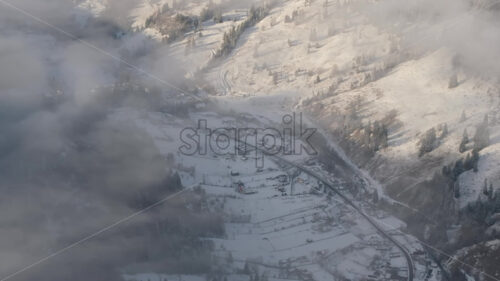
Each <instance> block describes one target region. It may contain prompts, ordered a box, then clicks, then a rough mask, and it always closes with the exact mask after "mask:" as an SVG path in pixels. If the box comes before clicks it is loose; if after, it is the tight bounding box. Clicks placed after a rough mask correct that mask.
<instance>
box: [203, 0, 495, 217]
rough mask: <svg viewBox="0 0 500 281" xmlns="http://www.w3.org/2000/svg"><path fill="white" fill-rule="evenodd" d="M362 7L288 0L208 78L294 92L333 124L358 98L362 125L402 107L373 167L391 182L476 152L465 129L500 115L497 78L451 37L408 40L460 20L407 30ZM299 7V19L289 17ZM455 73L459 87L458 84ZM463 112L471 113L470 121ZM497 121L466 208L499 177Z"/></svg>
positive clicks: (467, 184)
mask: <svg viewBox="0 0 500 281" xmlns="http://www.w3.org/2000/svg"><path fill="white" fill-rule="evenodd" d="M355 2H356V3H357V4H359V2H363V1H355ZM325 3H326V4H325ZM325 5H326V7H325ZM356 9H357V5H356V4H355V3H354V2H353V4H349V3H343V2H339V1H314V2H312V4H309V5H306V6H304V1H286V2H283V3H282V4H281V5H280V6H279V7H278V8H275V9H273V10H272V12H271V13H270V15H269V16H268V17H267V18H266V19H264V20H263V21H262V22H260V23H259V24H258V25H257V26H256V27H255V28H253V29H251V30H249V31H248V32H246V33H245V34H244V36H243V37H242V38H241V40H240V43H239V46H238V47H237V48H236V50H235V51H234V52H233V53H232V54H231V56H230V58H228V59H227V60H226V61H225V62H224V63H223V64H222V65H221V66H220V68H218V69H214V70H213V71H212V73H211V74H209V76H208V77H209V80H211V81H221V80H222V82H221V83H218V85H224V87H225V88H226V89H223V92H230V93H233V94H234V95H257V96H259V95H273V94H275V93H283V92H287V93H288V95H289V97H291V98H294V99H295V102H296V104H297V105H298V108H302V109H308V110H309V111H310V112H311V114H313V115H314V116H315V117H317V118H319V119H320V120H321V121H322V123H324V124H325V125H326V126H328V127H329V128H330V129H331V130H332V131H334V130H338V129H339V127H341V126H342V125H345V124H339V118H337V117H339V116H347V115H349V114H350V112H349V111H350V110H351V105H352V104H353V103H359V109H358V110H359V112H358V113H359V115H360V116H359V118H358V119H359V120H356V122H359V123H360V124H365V125H366V124H368V123H369V122H375V121H378V120H382V119H384V117H385V116H387V115H390V114H394V115H395V116H394V117H395V119H397V121H398V122H396V123H397V126H396V125H394V126H390V127H389V136H388V137H389V139H388V144H389V145H388V147H387V148H385V149H382V150H380V151H378V152H377V156H376V159H377V161H371V162H367V163H366V164H365V165H364V166H365V167H364V168H366V169H368V170H372V171H373V174H374V176H375V177H376V178H377V179H379V180H380V181H381V182H382V183H384V184H386V185H388V184H391V180H392V178H393V175H395V174H401V173H405V172H406V171H408V170H411V169H414V168H415V167H419V166H421V165H425V163H427V162H429V161H431V162H435V164H433V165H432V166H429V167H426V168H425V169H424V170H425V171H426V173H425V174H424V175H422V176H417V177H416V179H415V180H416V181H419V180H424V179H426V178H428V177H429V176H432V174H433V172H432V171H440V170H441V168H442V166H444V165H448V164H450V163H453V162H454V161H456V160H458V159H459V158H461V157H464V158H465V156H466V153H470V152H471V150H470V149H468V150H467V152H465V153H460V152H459V144H460V141H461V138H462V134H463V132H464V130H465V129H467V132H468V133H469V135H470V137H471V138H472V136H473V135H474V132H475V128H476V126H477V125H478V124H480V123H481V122H482V121H483V119H484V116H485V115H488V116H489V118H490V119H496V115H497V106H498V86H497V84H496V82H495V81H493V80H488V79H486V80H485V79H483V78H484V77H479V76H477V75H474V74H472V73H471V72H468V71H467V69H463V68H461V67H457V66H456V65H455V64H454V61H455V60H457V59H456V54H457V51H456V50H454V49H452V48H449V47H448V46H446V44H443V45H442V46H434V44H432V47H427V46H426V48H423V47H421V46H418V45H417V43H415V42H413V44H409V45H408V43H407V41H409V40H408V36H411V33H412V32H416V33H420V34H426V36H431V35H432V36H438V35H439V34H440V33H441V32H443V31H444V30H445V27H446V26H447V24H449V23H450V22H452V20H449V19H447V21H445V22H440V23H439V25H437V26H436V27H435V28H434V27H431V26H428V25H426V24H421V25H416V26H412V27H408V28H407V30H405V32H406V33H403V34H401V33H399V32H397V33H396V32H394V33H393V32H391V30H390V29H388V28H385V27H384V26H380V25H378V24H376V23H374V22H372V21H370V18H369V17H367V16H366V15H365V14H364V13H363V11H362V10H361V11H357V10H356ZM293 14H295V15H296V16H295V19H294V20H293V21H289V20H290V18H291V17H293ZM287 21H289V22H287ZM432 40H434V38H433V39H432ZM421 44H422V45H425V44H424V43H421ZM455 74H456V75H457V82H458V85H457V86H456V87H451V88H450V87H449V86H450V85H449V83H450V78H451V77H452V76H454V75H455ZM228 87H229V88H230V89H229V91H228V89H227V88H228ZM462 112H465V116H466V118H465V120H461V115H462ZM444 124H446V125H447V127H448V135H447V136H446V137H445V138H444V139H442V140H441V141H440V143H439V145H436V147H435V149H433V151H432V152H430V153H428V154H426V155H424V156H423V157H419V156H418V154H419V144H418V143H419V140H420V136H421V135H422V134H423V133H425V132H426V131H428V130H429V129H432V128H437V127H438V126H440V125H441V126H442V125H444ZM491 126H493V127H491V129H490V131H491V133H492V136H491V145H490V146H489V147H488V148H486V149H485V150H482V151H481V152H480V155H481V156H482V157H481V158H480V160H479V166H481V167H488V168H487V169H486V168H484V169H479V171H478V172H477V173H471V172H466V173H464V174H463V175H461V176H460V188H461V192H462V194H463V195H464V196H462V197H460V199H459V201H460V203H459V204H460V206H462V207H463V206H465V205H466V204H467V203H468V202H471V201H474V200H476V198H477V195H478V194H479V193H480V189H481V187H482V183H483V182H484V179H485V178H487V179H488V180H491V181H492V182H496V181H497V180H498V178H497V176H496V175H498V174H499V172H500V170H498V169H499V168H496V167H498V166H497V165H495V163H496V161H495V160H494V159H498V158H497V157H495V156H493V155H496V153H497V151H498V148H497V145H496V142H497V137H496V136H495V133H494V132H495V126H496V124H491ZM436 159H437V160H436ZM362 162H365V161H364V159H363V161H362ZM381 162H382V163H384V165H380V163H381ZM391 163H393V164H395V165H391ZM414 183H415V182H413V184H414ZM400 188H401V189H404V188H405V187H400ZM396 193H399V191H398V192H396Z"/></svg>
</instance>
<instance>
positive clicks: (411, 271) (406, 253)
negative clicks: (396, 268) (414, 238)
mask: <svg viewBox="0 0 500 281" xmlns="http://www.w3.org/2000/svg"><path fill="white" fill-rule="evenodd" d="M239 142H240V143H242V144H245V145H247V146H249V147H251V148H253V149H256V150H258V151H260V152H262V153H263V154H264V155H267V156H270V157H272V158H274V159H277V160H278V161H281V162H284V163H286V164H288V165H290V166H292V167H295V168H296V169H298V170H300V171H302V172H304V173H306V174H308V175H309V176H311V177H313V178H315V179H316V180H318V181H320V182H321V183H323V184H324V185H325V186H326V187H327V188H329V189H330V190H331V191H333V192H334V193H335V194H337V195H338V196H340V198H342V200H344V202H346V203H347V204H348V205H350V206H351V207H352V208H354V209H355V210H356V211H357V212H358V213H359V214H360V215H361V216H363V217H364V218H365V219H366V220H367V221H368V223H370V224H371V225H372V226H373V227H374V228H375V229H376V230H377V231H378V233H379V234H380V235H382V236H383V237H384V238H386V239H387V240H388V241H390V242H391V243H392V244H394V245H395V246H396V247H397V248H398V249H399V250H400V251H401V253H403V255H404V257H405V259H406V264H407V267H408V279H407V280H408V281H413V279H414V276H415V264H414V262H413V258H412V256H411V254H410V252H409V251H408V249H406V247H405V246H404V245H402V244H401V243H400V242H399V241H397V240H396V239H394V237H392V236H391V235H390V234H389V233H387V231H386V230H385V229H384V228H382V227H381V226H380V225H379V224H378V223H377V222H376V221H375V220H374V219H373V218H371V217H370V216H369V215H367V214H366V213H365V212H363V210H362V209H361V208H360V207H359V206H357V205H356V204H355V203H354V202H353V201H352V200H351V199H349V198H348V197H347V196H345V195H344V194H342V192H340V191H339V190H338V189H336V188H335V187H334V186H333V185H332V184H330V182H329V181H328V179H325V178H324V177H323V176H322V175H320V174H318V173H316V172H314V171H312V170H310V169H308V168H306V167H304V166H303V165H299V164H297V163H294V162H292V161H290V160H287V159H285V158H283V157H281V156H277V155H274V154H270V153H268V152H267V151H266V150H265V149H262V148H260V147H257V146H254V145H252V144H249V143H246V142H242V141H241V140H240V141H239Z"/></svg>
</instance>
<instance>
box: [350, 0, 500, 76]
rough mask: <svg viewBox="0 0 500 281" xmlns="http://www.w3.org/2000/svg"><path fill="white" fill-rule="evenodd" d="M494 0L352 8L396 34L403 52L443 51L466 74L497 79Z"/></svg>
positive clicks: (387, 0)
mask: <svg viewBox="0 0 500 281" xmlns="http://www.w3.org/2000/svg"><path fill="white" fill-rule="evenodd" d="M496 4H498V1H495V0H491V1H482V0H457V1H454V0H440V1H432V0H410V1H393V0H384V1H376V2H373V3H372V4H369V5H366V3H359V4H358V5H357V8H356V9H359V11H361V12H362V13H364V14H365V15H366V16H367V17H368V19H369V20H370V21H371V22H372V23H374V24H375V25H378V26H380V27H381V28H383V29H385V30H388V31H389V32H391V33H395V34H397V35H399V36H400V37H401V39H402V41H401V44H402V46H401V47H402V49H403V50H414V51H417V52H428V51H434V50H436V49H439V48H447V49H449V50H451V51H452V52H454V53H455V54H456V55H458V57H460V62H461V64H462V66H463V67H464V68H465V70H466V71H472V72H473V73H474V74H479V75H481V76H485V77H489V78H491V77H494V78H496V77H498V74H499V73H500V67H499V66H498V64H497V63H496V61H498V59H500V52H499V51H498V48H496V46H498V44H499V43H500V25H499V22H498V20H499V17H498V15H499V12H500V11H499V10H498V8H497V6H498V5H496Z"/></svg>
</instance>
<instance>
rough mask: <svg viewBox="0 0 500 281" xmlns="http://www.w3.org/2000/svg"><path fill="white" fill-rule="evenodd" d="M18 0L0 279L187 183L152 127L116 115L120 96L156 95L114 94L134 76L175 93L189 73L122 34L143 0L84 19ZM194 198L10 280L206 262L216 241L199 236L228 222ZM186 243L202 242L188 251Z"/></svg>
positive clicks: (53, 5)
mask: <svg viewBox="0 0 500 281" xmlns="http://www.w3.org/2000/svg"><path fill="white" fill-rule="evenodd" d="M12 3H13V4H15V6H16V7H15V8H12V7H9V6H8V5H5V4H4V3H0V132H1V135H0V174H1V177H0V191H1V193H2V196H1V197H0V213H1V216H0V260H1V261H2V262H1V263H0V278H4V277H7V276H9V275H10V274H12V273H14V272H16V271H18V270H21V269H23V268H24V267H25V266H28V265H30V264H32V263H34V262H37V261H39V260H40V259H41V258H43V257H46V256H48V255H50V254H52V253H54V252H56V251H58V250H59V249H62V248H64V247H66V246H68V245H71V244H72V243H73V242H75V241H78V240H80V239H82V238H84V237H86V236H88V235H90V234H92V233H94V232H96V231H98V230H100V229H102V228H103V227H106V226H108V225H110V224H112V223H114V222H116V221H118V220H120V219H122V218H124V217H126V216H128V215H130V214H132V213H134V212H136V211H138V210H141V209H142V208H144V207H146V206H148V205H150V204H152V203H154V202H156V201H158V200H160V199H162V198H164V197H165V196H166V195H168V194H171V193H173V192H176V191H178V190H180V188H182V186H181V183H180V182H179V177H178V175H177V174H175V173H174V172H173V171H172V169H171V167H170V166H169V165H172V164H173V163H168V161H166V160H165V158H164V157H162V156H161V155H160V153H159V151H158V150H157V149H156V147H155V145H154V143H153V141H152V139H151V138H150V137H148V136H147V134H145V133H144V132H143V131H142V130H140V129H139V128H137V127H136V126H134V125H133V124H128V123H125V122H120V121H117V120H114V119H110V118H109V114H110V112H112V110H113V108H116V107H118V106H119V105H120V104H127V106H141V107H143V106H145V105H146V106H147V105H150V101H148V100H144V99H141V98H137V97H134V96H133V94H130V95H125V94H123V95H119V96H116V95H115V96H113V95H112V90H111V89H112V87H113V85H116V83H119V82H123V77H124V76H126V77H128V78H127V79H129V80H132V81H135V83H138V84H139V85H142V86H148V87H160V86H161V87H162V88H164V89H165V90H164V94H166V95H168V94H169V93H170V92H171V93H173V92H175V91H177V90H175V88H176V86H177V84H176V83H174V82H168V84H169V85H171V86H173V87H168V86H166V85H165V84H162V83H161V81H163V80H164V81H177V82H179V83H182V75H181V74H179V73H183V71H182V70H181V69H180V68H178V67H174V65H176V64H175V62H173V61H172V60H171V59H170V58H169V57H168V53H167V52H166V50H165V49H163V48H162V47H161V46H160V45H159V44H158V43H155V42H152V41H150V40H149V39H147V38H145V37H144V36H141V35H138V34H134V33H129V34H127V35H126V36H125V37H123V38H117V37H116V33H117V32H118V31H120V30H124V31H126V29H124V28H125V27H124V26H125V22H124V21H120V20H119V19H120V18H123V16H122V15H123V14H126V13H127V11H128V10H129V9H131V8H133V7H135V6H136V5H137V3H138V1H127V2H126V3H125V2H124V1H121V0H120V1H108V4H109V5H111V6H113V7H115V6H116V8H113V9H112V11H113V12H112V13H107V14H105V15H103V16H102V17H101V18H99V19H95V18H90V17H89V18H87V19H86V20H85V21H83V22H82V21H81V18H79V17H81V15H79V14H78V13H77V12H75V11H76V10H75V8H74V5H75V3H74V1H65V0H43V1H34V0H20V1H13V2H12ZM21 10H22V11H21ZM34 17H36V18H34ZM59 29H60V30H59ZM80 40H84V41H80ZM117 58H120V59H117ZM131 65H133V66H134V67H136V68H137V69H139V68H140V69H144V72H141V71H137V69H136V68H134V67H130V66H131ZM145 73H148V74H150V76H148V75H146V74H145ZM151 76H154V77H155V79H152V78H151ZM185 196H186V195H183V198H182V200H181V199H180V198H174V199H172V200H170V201H168V202H166V203H165V204H163V205H162V206H159V207H158V208H155V209H154V210H152V211H151V212H148V213H147V214H144V215H142V216H138V217H136V218H134V219H133V220H130V221H127V222H126V223H123V225H120V226H119V227H117V228H116V229H113V230H111V231H108V232H106V233H103V234H102V235H100V236H99V237H95V238H94V239H92V240H90V241H87V242H86V243H83V245H79V246H77V247H74V248H72V249H71V250H70V251H67V252H65V253H62V254H60V255H57V256H55V257H53V258H50V259H48V260H47V261H44V262H43V263H41V264H39V265H37V266H34V267H32V268H30V269H29V270H26V271H23V272H21V273H19V274H16V275H15V276H12V277H11V278H10V279H9V280H34V279H36V280H121V277H120V274H119V272H118V269H119V268H120V267H122V266H127V265H130V264H142V263H145V264H146V265H148V266H150V267H151V268H154V266H155V265H156V264H162V267H161V269H162V270H164V271H168V270H170V271H173V270H178V271H181V272H200V271H203V270H207V264H208V257H207V256H206V255H205V254H204V253H205V251H206V249H205V248H204V247H201V246H200V245H197V244H196V243H195V241H196V239H197V237H199V236H200V235H201V234H204V235H215V234H216V233H218V234H220V231H221V230H220V229H218V228H217V227H218V226H220V223H218V222H216V221H214V219H215V220H217V219H218V218H216V217H211V216H210V215H203V214H201V213H197V212H193V211H192V210H191V211H190V210H188V209H187V205H186V202H188V203H189V202H192V204H197V203H198V202H199V200H201V199H200V198H199V196H190V197H189V198H191V199H189V198H186V197H185ZM178 202H183V203H182V204H179V203H178ZM188 205H189V204H188ZM159 212H161V213H162V216H158V215H157V214H158V213H159ZM152 226H155V228H153V227H152ZM181 228H183V229H185V230H184V231H183V232H182V236H180V235H181V232H180V229H181ZM152 229H153V230H154V229H160V230H154V231H153V230H152ZM186 229H187V230H186ZM164 237H168V238H169V239H163V238H164ZM160 238H161V239H160ZM160 240H161V241H160ZM159 245H161V246H159ZM181 246H184V247H186V246H188V247H190V249H191V251H192V252H188V253H184V254H183V257H182V258H179V253H178V249H179V247H181ZM158 249H169V250H165V251H159V250H158ZM187 260H189V263H188V262H187Z"/></svg>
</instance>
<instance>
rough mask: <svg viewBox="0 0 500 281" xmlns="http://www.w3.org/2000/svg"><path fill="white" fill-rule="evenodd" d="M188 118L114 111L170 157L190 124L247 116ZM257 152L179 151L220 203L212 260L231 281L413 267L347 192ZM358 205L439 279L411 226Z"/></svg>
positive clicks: (378, 274) (375, 273)
mask: <svg viewBox="0 0 500 281" xmlns="http://www.w3.org/2000/svg"><path fill="white" fill-rule="evenodd" d="M278 116H279V115H278ZM191 117H192V118H191V121H185V119H180V118H177V117H174V116H171V115H168V114H162V113H150V112H140V111H137V110H132V109H122V110H119V111H117V112H115V113H114V114H113V118H117V119H121V120H126V121H128V122H132V123H135V124H136V125H137V126H139V127H141V128H143V129H144V130H145V131H146V132H147V133H148V134H149V135H151V137H152V138H153V140H154V142H155V144H156V146H157V147H158V148H159V150H160V151H161V153H162V154H164V156H165V157H168V155H169V154H170V153H171V152H172V151H178V148H179V147H180V146H181V145H182V143H181V141H180V140H179V134H180V131H181V130H182V129H183V128H186V127H196V123H195V122H194V121H192V120H198V119H204V120H207V122H208V123H209V124H210V125H212V126H213V127H212V128H215V127H218V126H223V125H228V124H240V123H241V122H243V121H242V120H241V118H240V117H231V116H227V115H225V116H223V115H218V114H215V113H210V112H200V113H196V114H193V115H192V116H191ZM255 117H256V118H255V119H253V120H254V121H245V122H247V123H246V125H247V127H252V126H254V127H258V126H262V125H263V124H266V122H270V119H269V118H270V117H271V116H268V117H266V118H265V117H259V116H255ZM245 120H248V119H245ZM240 126H241V125H240ZM252 153H253V152H252V151H251V150H250V151H248V154H247V155H246V156H241V155H234V156H221V155H216V154H214V153H208V154H207V155H191V156H190V155H183V154H181V153H176V154H175V155H174V158H175V162H176V165H177V169H178V170H179V172H180V174H181V178H182V182H183V184H184V185H185V186H190V185H193V184H199V186H200V187H201V188H202V189H203V190H204V191H205V192H206V194H207V197H208V198H209V199H210V200H209V201H210V202H213V205H212V206H211V208H214V209H219V210H222V212H223V213H224V217H225V222H226V223H225V226H226V237H225V238H224V239H213V238H209V239H210V240H211V241H213V243H214V245H215V247H214V252H213V258H214V259H215V260H216V264H219V265H220V266H221V267H222V268H224V269H225V274H226V278H227V279H228V280H235V281H237V280H242V281H246V280H250V276H253V275H255V274H258V276H260V277H261V278H267V279H268V280H278V279H279V280H283V279H285V280H296V279H306V280H307V279H310V278H313V279H314V280H318V281H320V280H332V278H348V279H350V280H368V279H369V278H372V280H388V279H390V280H406V275H407V265H406V260H405V259H404V256H403V255H402V253H401V252H400V250H399V249H398V248H396V247H395V246H394V245H393V244H392V243H390V242H389V241H387V240H385V239H383V238H382V237H381V236H380V235H379V234H378V233H377V231H376V230H375V229H374V228H373V227H372V226H371V225H370V224H369V223H368V222H367V221H366V220H365V219H364V218H363V217H362V216H361V215H360V214H359V213H358V212H357V211H356V210H354V209H353V208H351V207H349V206H348V205H347V204H346V203H345V202H344V201H343V200H342V199H341V198H340V197H338V196H336V195H333V194H330V195H328V194H326V193H324V190H323V188H322V185H321V184H320V183H319V182H318V179H316V178H314V177H312V176H310V175H306V174H304V173H302V172H298V171H297V170H296V169H294V168H293V167H290V166H289V165H286V164H285V163H283V162H280V161H278V160H276V159H273V158H269V157H266V158H265V161H264V167H263V168H257V167H256V166H255V165H256V162H255V161H254V159H253V158H252ZM290 159H293V161H294V162H295V163H303V162H304V161H306V162H307V163H308V164H307V165H309V167H311V169H314V170H315V171H317V172H319V173H321V174H322V175H324V176H325V177H328V178H329V180H332V181H335V177H334V176H333V175H331V174H329V173H328V172H327V171H326V170H324V168H323V167H322V166H321V165H320V164H317V163H315V162H314V161H311V158H310V157H304V156H295V157H292V158H290ZM240 186H243V189H240ZM339 188H340V189H341V190H342V189H343V188H342V187H341V186H340V187H339ZM360 204H361V203H360ZM361 206H362V208H363V209H364V210H365V211H366V212H367V213H368V214H369V215H370V216H372V217H374V218H375V219H376V220H377V222H378V223H379V224H380V225H381V226H382V227H383V228H384V229H386V230H387V231H388V232H389V233H390V234H391V235H392V236H393V237H395V238H396V239H397V240H398V241H400V242H401V243H402V244H403V245H405V246H406V247H407V249H408V250H409V251H410V252H411V253H412V256H413V258H414V262H415V266H416V279H415V280H438V278H439V270H438V269H437V268H436V266H435V265H433V263H432V262H431V260H430V258H429V257H428V256H426V254H425V252H424V251H423V248H422V246H421V245H420V244H419V242H418V241H417V240H416V239H415V238H412V237H411V236H408V235H406V234H403V232H401V230H404V229H405V224H404V223H403V222H401V221H399V220H398V219H396V218H394V217H392V216H388V215H387V214H384V213H383V212H381V211H379V210H376V209H374V208H373V206H372V205H370V204H361ZM429 270H431V271H432V274H430V275H428V272H429ZM124 276H125V278H126V280H129V281H132V280H137V281H147V280H150V281H153V280H161V281H163V280H169V281H171V280H185V281H192V280H199V279H201V278H204V277H203V276H187V275H163V274H160V273H145V272H143V273H141V272H126V274H125V275H124ZM252 278H253V277H252Z"/></svg>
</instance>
